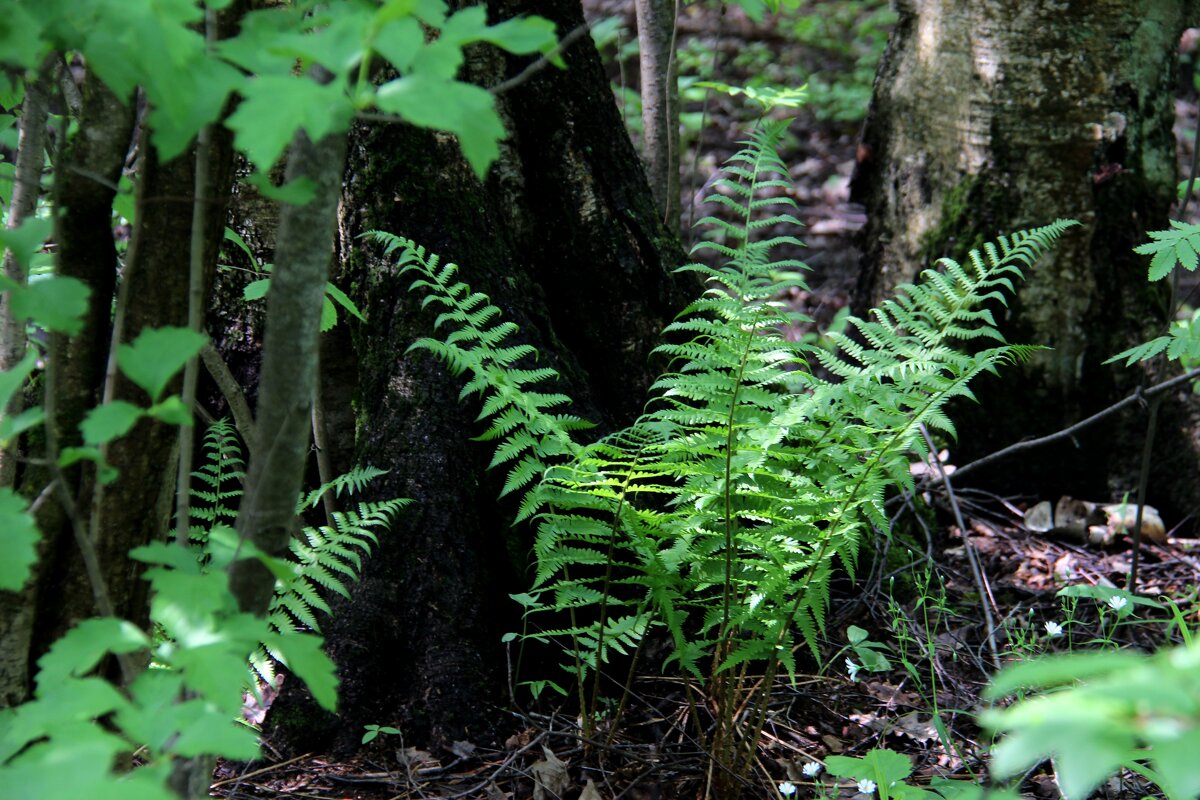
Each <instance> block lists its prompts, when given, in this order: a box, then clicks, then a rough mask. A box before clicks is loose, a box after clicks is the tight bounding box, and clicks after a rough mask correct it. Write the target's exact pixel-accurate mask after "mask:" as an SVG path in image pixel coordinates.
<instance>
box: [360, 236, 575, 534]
mask: <svg viewBox="0 0 1200 800" xmlns="http://www.w3.org/2000/svg"><path fill="white" fill-rule="evenodd" d="M364 235H365V236H368V237H370V238H372V239H374V240H375V241H377V242H380V243H382V244H383V245H384V246H385V254H386V255H390V254H392V253H394V252H396V251H397V250H398V251H400V257H399V261H398V263H397V266H399V267H400V268H401V274H408V273H412V274H414V275H415V276H416V278H415V280H414V281H413V283H412V286H411V290H413V291H420V292H422V293H424V294H425V299H424V301H423V302H422V307H429V306H434V307H437V308H440V309H442V312H441V313H440V314H439V315H438V317H437V319H436V321H435V322H434V328H435V329H437V328H441V327H443V326H446V327H448V328H450V331H449V333H448V334H447V335H446V337H445V339H444V340H438V339H429V338H425V339H420V340H418V341H417V342H415V343H413V345H412V346H411V347H410V348H409V350H410V351H411V350H427V351H429V352H430V353H432V354H433V355H434V356H436V357H437V358H440V359H442V360H443V361H444V362H446V364H447V366H449V367H450V369H451V370H452V371H453V372H454V373H455V374H456V375H461V374H464V373H470V379H469V380H468V381H467V383H466V385H465V386H464V387H463V389H462V392H461V393H460V399H465V398H467V397H470V396H471V395H476V394H477V395H480V396H481V397H482V399H483V408H482V410H481V411H480V412H479V417H478V419H479V420H487V421H488V427H487V430H485V431H484V432H483V433H482V434H481V435H480V436H479V437H478V439H479V440H480V441H490V442H496V443H497V444H496V455H495V457H494V458H493V459H492V463H491V464H490V467H489V468H496V467H507V469H508V477H507V479H506V480H505V482H504V488H503V489H502V491H501V496H504V495H507V494H510V493H512V492H516V491H519V490H525V493H524V495H523V499H522V501H521V504H520V510H519V511H518V514H517V519H518V520H523V519H526V518H528V517H529V516H531V515H532V514H533V513H534V512H535V511H536V509H537V507H538V504H539V497H538V494H537V492H536V491H534V489H535V487H536V481H537V479H539V478H540V477H541V475H542V473H544V472H545V471H546V469H547V468H548V467H549V466H550V465H551V464H552V463H556V462H558V461H561V460H562V459H564V458H570V457H573V456H575V455H577V453H578V451H579V445H578V444H577V443H576V442H575V440H574V439H573V438H572V435H573V433H574V432H575V431H580V430H586V429H588V428H591V427H594V426H593V424H592V423H591V422H588V421H586V420H584V419H581V418H580V417H576V416H573V415H571V414H560V413H555V411H554V410H555V409H557V408H559V407H561V406H564V405H568V404H569V403H570V402H571V401H570V398H569V397H567V396H566V395H564V394H561V393H555V392H543V391H539V390H538V389H537V388H536V387H538V386H539V385H542V384H545V383H547V382H549V381H552V380H555V379H557V378H558V373H557V372H556V371H555V370H553V369H550V368H548V367H542V368H538V369H528V368H519V367H517V366H516V365H517V364H518V363H521V362H524V361H526V360H528V359H530V358H531V357H533V356H536V355H537V351H536V350H535V349H534V348H533V347H532V346H531V345H528V344H513V343H511V342H509V341H508V340H510V339H511V338H512V336H513V334H515V333H516V332H517V326H516V325H515V324H514V323H512V322H501V321H499V320H500V315H501V312H500V309H499V308H497V307H496V306H494V305H492V304H491V302H490V301H489V300H488V297H487V296H486V295H484V294H481V293H479V292H473V291H471V289H470V287H469V286H467V284H465V283H463V282H461V281H456V280H455V277H456V275H457V273H458V266H457V265H456V264H444V265H443V264H441V260H440V259H439V258H438V256H436V255H432V254H427V253H426V251H425V248H423V247H420V246H418V245H417V244H416V243H415V242H413V241H411V240H409V239H403V238H401V237H398V236H394V235H392V234H390V233H385V232H383V231H370V232H368V233H366V234H364Z"/></svg>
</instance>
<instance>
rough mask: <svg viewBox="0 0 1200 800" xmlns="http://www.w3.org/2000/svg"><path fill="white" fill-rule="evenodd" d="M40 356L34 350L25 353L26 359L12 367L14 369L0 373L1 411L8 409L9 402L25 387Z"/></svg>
mask: <svg viewBox="0 0 1200 800" xmlns="http://www.w3.org/2000/svg"><path fill="white" fill-rule="evenodd" d="M37 363H38V356H37V353H36V352H35V351H33V350H28V351H26V352H25V357H24V358H22V359H21V360H20V361H18V362H17V363H16V364H14V365H13V366H12V369H8V370H5V371H4V372H0V409H4V408H7V407H8V404H9V402H10V401H11V400H12V399H13V395H15V394H16V393H17V392H18V391H20V389H21V387H22V386H24V385H25V379H26V378H28V377H29V374H30V373H31V372H33V368H34V367H36V366H37Z"/></svg>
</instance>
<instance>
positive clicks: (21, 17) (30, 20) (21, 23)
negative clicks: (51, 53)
mask: <svg viewBox="0 0 1200 800" xmlns="http://www.w3.org/2000/svg"><path fill="white" fill-rule="evenodd" d="M39 10H40V9H39ZM43 19H44V17H43V16H42V14H39V13H38V12H37V11H33V10H31V7H29V6H25V5H24V4H21V3H9V4H7V7H6V8H5V9H4V15H3V16H2V17H0V52H3V53H4V60H5V61H6V62H8V63H10V64H19V65H20V66H22V67H25V68H26V69H35V68H37V66H38V64H40V63H41V61H42V58H43V57H44V55H45V50H46V49H47V48H46V43H45V42H44V41H43V38H42V26H43V24H44V23H43V22H42V20H43Z"/></svg>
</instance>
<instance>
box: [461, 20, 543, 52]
mask: <svg viewBox="0 0 1200 800" xmlns="http://www.w3.org/2000/svg"><path fill="white" fill-rule="evenodd" d="M479 38H480V39H482V40H483V41H485V42H491V43H492V44H494V45H496V46H497V47H502V48H504V49H505V50H507V51H508V52H510V53H516V54H518V55H523V54H525V53H537V52H541V53H545V52H547V51H549V50H550V49H552V48H553V47H554V45H555V44H557V39H556V37H555V35H554V23H553V22H551V21H550V20H548V19H544V18H542V17H516V18H514V19H508V20H505V21H504V22H501V23H499V24H497V25H491V26H489V27H488V28H486V29H484V31H483V32H482V33H481V34H480V36H479Z"/></svg>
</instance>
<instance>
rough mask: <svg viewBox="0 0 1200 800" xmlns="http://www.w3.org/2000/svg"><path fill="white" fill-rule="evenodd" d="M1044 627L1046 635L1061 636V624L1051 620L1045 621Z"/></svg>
mask: <svg viewBox="0 0 1200 800" xmlns="http://www.w3.org/2000/svg"><path fill="white" fill-rule="evenodd" d="M1045 627H1046V635H1047V636H1062V625H1059V624H1058V623H1057V622H1054V621H1053V620H1051V621H1049V622H1047V623H1046V625H1045Z"/></svg>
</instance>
